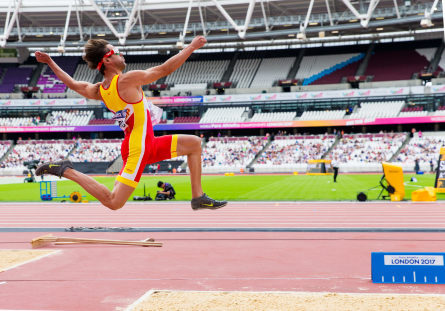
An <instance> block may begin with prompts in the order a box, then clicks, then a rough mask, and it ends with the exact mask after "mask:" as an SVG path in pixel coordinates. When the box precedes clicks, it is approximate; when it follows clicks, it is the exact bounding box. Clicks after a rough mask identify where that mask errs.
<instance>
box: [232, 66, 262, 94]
mask: <svg viewBox="0 0 445 311" xmlns="http://www.w3.org/2000/svg"><path fill="white" fill-rule="evenodd" d="M260 62H261V59H238V60H237V62H236V63H235V67H234V68H233V73H232V75H231V77H230V81H232V82H236V84H237V85H236V87H237V88H239V89H240V88H241V89H245V88H249V87H250V83H251V82H252V79H253V77H254V76H255V73H256V71H257V68H258V66H259V65H260Z"/></svg>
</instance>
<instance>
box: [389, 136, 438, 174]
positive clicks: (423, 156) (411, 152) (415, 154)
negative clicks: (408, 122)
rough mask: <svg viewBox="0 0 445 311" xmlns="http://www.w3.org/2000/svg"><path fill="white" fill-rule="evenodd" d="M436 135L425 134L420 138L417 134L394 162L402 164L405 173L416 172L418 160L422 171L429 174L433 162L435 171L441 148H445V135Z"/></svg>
mask: <svg viewBox="0 0 445 311" xmlns="http://www.w3.org/2000/svg"><path fill="white" fill-rule="evenodd" d="M434 134H437V135H434V136H428V134H423V135H422V137H419V135H418V133H416V134H415V135H414V137H413V138H411V140H410V142H409V144H407V145H406V146H405V148H403V149H402V150H401V151H400V153H399V155H398V156H397V158H396V159H395V160H394V161H395V162H398V163H401V164H402V167H403V170H404V171H414V165H415V160H416V159H418V160H419V166H420V170H421V171H426V172H429V171H430V170H431V167H430V161H431V160H432V161H433V168H434V169H435V168H436V167H437V161H438V160H439V152H440V148H441V147H444V146H445V133H444V132H436V133H434Z"/></svg>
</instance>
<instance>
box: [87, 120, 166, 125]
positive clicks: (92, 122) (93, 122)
mask: <svg viewBox="0 0 445 311" xmlns="http://www.w3.org/2000/svg"><path fill="white" fill-rule="evenodd" d="M116 122H117V121H116V120H112V119H93V120H90V122H88V125H113V124H115V123H116ZM160 123H161V122H160Z"/></svg>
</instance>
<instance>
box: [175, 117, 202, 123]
mask: <svg viewBox="0 0 445 311" xmlns="http://www.w3.org/2000/svg"><path fill="white" fill-rule="evenodd" d="M199 120H201V117H176V118H175V119H174V120H173V123H199Z"/></svg>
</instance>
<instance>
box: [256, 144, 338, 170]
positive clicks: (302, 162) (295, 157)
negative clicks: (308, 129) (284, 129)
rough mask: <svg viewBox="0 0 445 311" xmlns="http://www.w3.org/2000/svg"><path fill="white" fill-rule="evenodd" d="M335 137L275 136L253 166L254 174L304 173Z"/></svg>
mask: <svg viewBox="0 0 445 311" xmlns="http://www.w3.org/2000/svg"><path fill="white" fill-rule="evenodd" d="M334 141H335V136H333V135H329V136H322V135H320V136H275V140H274V141H273V142H272V144H271V145H270V146H269V148H268V149H267V150H266V151H264V152H263V154H262V155H261V156H260V158H259V159H258V161H257V162H256V163H255V164H254V165H253V167H254V169H255V172H260V173H261V172H295V171H298V172H305V171H306V169H307V162H308V161H309V160H318V159H320V158H321V157H322V156H323V154H325V153H326V152H327V151H328V150H329V148H330V147H331V146H332V144H333V143H334Z"/></svg>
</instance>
